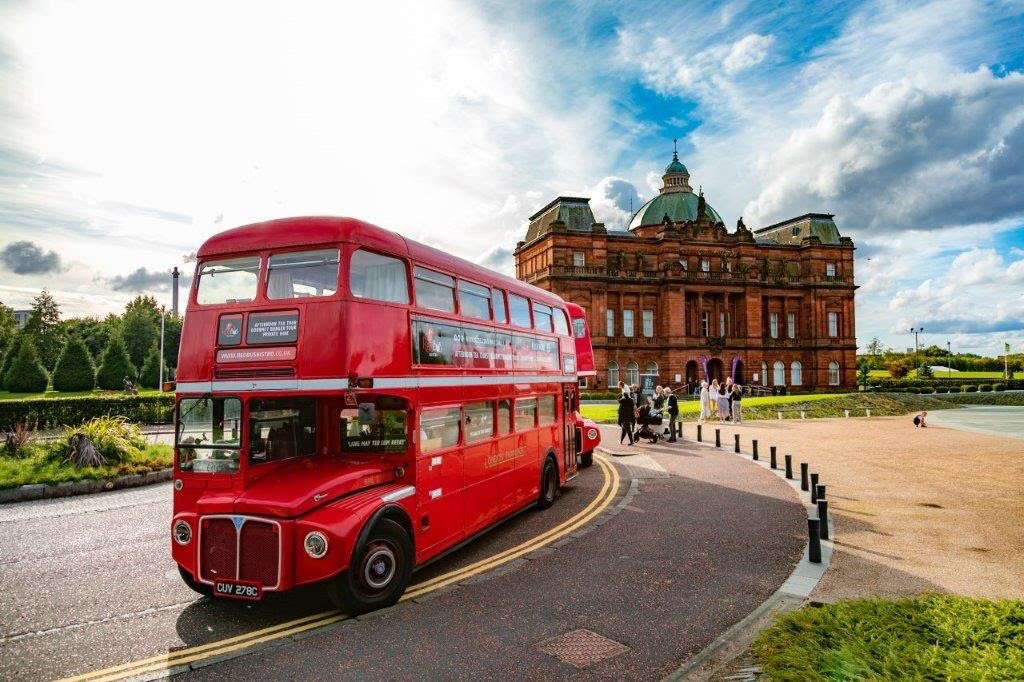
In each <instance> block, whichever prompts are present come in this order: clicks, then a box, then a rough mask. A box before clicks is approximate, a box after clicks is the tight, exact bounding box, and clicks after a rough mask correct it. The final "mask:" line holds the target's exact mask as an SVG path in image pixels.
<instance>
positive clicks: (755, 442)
mask: <svg viewBox="0 0 1024 682" xmlns="http://www.w3.org/2000/svg"><path fill="white" fill-rule="evenodd" d="M751 444H752V445H753V448H754V461H755V462H756V461H757V439H756V438H755V439H754V440H752V441H751Z"/></svg>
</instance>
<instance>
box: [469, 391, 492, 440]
mask: <svg viewBox="0 0 1024 682" xmlns="http://www.w3.org/2000/svg"><path fill="white" fill-rule="evenodd" d="M493 435H494V403H492V402H489V401H488V402H478V403H467V404H466V442H467V443H475V442H477V441H481V440H487V439H488V438H490V437H491V436H493Z"/></svg>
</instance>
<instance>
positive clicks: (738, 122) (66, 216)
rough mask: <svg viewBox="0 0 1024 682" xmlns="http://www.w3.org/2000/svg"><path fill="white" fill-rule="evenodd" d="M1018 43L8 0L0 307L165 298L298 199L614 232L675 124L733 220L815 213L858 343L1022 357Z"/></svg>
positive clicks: (421, 228)
mask: <svg viewBox="0 0 1024 682" xmlns="http://www.w3.org/2000/svg"><path fill="white" fill-rule="evenodd" d="M371 5H373V6H371ZM357 6H358V7H357ZM1022 35H1024V4H1022V3H1021V2H1020V1H1019V0H1006V1H1005V2H998V1H997V2H990V3H982V2H969V1H966V0H951V1H949V2H932V3H921V4H918V3H909V2H861V3H814V2H808V3H806V4H801V3H797V2H793V3H786V4H784V5H783V6H777V5H776V4H775V3H755V2H750V3H745V2H729V3H723V4H717V5H716V4H714V3H708V2H682V3H681V2H660V3H653V4H650V5H648V6H646V7H644V6H642V5H640V4H638V3H621V2H594V3H579V4H575V3H567V4H561V5H550V4H546V5H544V6H541V5H540V4H537V3H504V2H493V3H468V2H464V3H446V2H429V3H428V2H414V3H409V4H403V3H334V2H325V3H323V4H318V3H313V2H308V3H280V4H278V3H269V2H268V3H252V2H240V3H229V2H219V3H209V2H195V3H191V2H175V3H155V2H143V1H140V0H125V1H122V2H104V1H102V0H97V1H95V2H89V3H85V2H78V3H64V2H58V1H47V2H36V1H32V0H9V1H8V2H4V3H3V4H2V5H0V179H2V183H0V301H3V302H4V303H6V304H8V305H11V306H14V307H18V308H20V307H23V306H25V305H26V304H28V303H29V302H30V300H31V298H32V296H33V295H35V294H36V293H37V292H38V291H39V289H40V288H41V287H43V286H47V287H49V288H50V289H51V291H52V292H53V293H54V294H55V295H56V296H57V298H58V300H59V301H60V302H61V303H62V304H63V310H64V312H65V314H71V315H77V314H105V313H107V312H110V311H116V310H119V309H120V308H121V307H122V306H123V304H124V302H125V301H126V300H128V299H130V298H131V297H133V296H135V295H136V294H138V293H152V294H155V295H157V296H159V297H161V298H162V299H164V300H166V299H168V298H169V294H168V289H169V278H168V276H167V274H166V273H167V272H169V271H170V269H171V268H172V267H174V266H178V267H179V268H183V269H184V270H185V271H191V268H192V267H193V266H192V264H191V263H189V254H191V253H193V252H194V251H195V250H196V248H197V247H198V246H199V245H200V244H201V243H202V241H203V240H204V239H205V238H206V237H208V236H209V235H211V234H213V233H215V232H217V231H219V230H221V229H226V228H228V227H232V226H235V225H240V224H244V223H247V222H253V221H257V220H263V219H268V218H274V217H281V216H288V215H301V214H331V215H349V216H355V217H359V218H362V219H365V220H368V221H371V222H374V223H377V224H379V225H382V226H385V227H388V228H390V229H393V230H396V231H399V232H401V233H403V234H405V235H407V236H410V237H413V238H416V239H420V240H423V241H426V242H429V243H432V244H435V245H438V246H441V247H443V248H445V249H447V250H449V251H451V252H453V253H456V254H459V255H461V256H464V257H466V258H470V259H473V260H477V261H480V262H484V263H486V264H488V265H490V266H492V267H495V268H498V269H501V270H505V271H509V270H510V269H511V266H512V260H511V255H510V254H511V249H512V247H514V245H515V242H516V241H517V240H519V239H521V238H522V236H523V234H524V232H525V227H526V218H527V217H528V216H529V215H530V214H531V213H532V212H533V211H534V210H536V209H537V208H539V207H540V206H542V205H543V204H545V203H547V202H548V201H549V200H550V199H551V198H553V197H554V196H556V195H558V194H573V195H583V196H590V197H592V199H593V200H592V205H593V206H594V209H595V212H596V213H597V215H598V218H599V219H602V220H604V221H605V222H607V223H608V224H609V225H613V226H621V225H623V224H625V222H626V221H627V220H628V216H629V208H630V205H631V202H632V205H633V206H634V207H635V206H638V205H639V203H638V202H641V201H643V200H644V199H646V198H649V197H650V196H651V195H652V193H654V192H655V191H656V189H655V188H656V187H657V186H658V184H660V178H659V176H660V173H661V171H662V169H663V168H664V166H665V165H666V163H667V162H668V160H669V159H670V155H671V150H672V138H673V137H678V138H679V140H680V156H681V157H682V159H683V161H684V162H685V163H686V165H687V166H688V167H689V169H690V172H691V174H692V178H691V182H692V183H693V184H694V185H698V184H699V185H703V187H704V189H705V193H706V195H707V196H708V199H709V202H710V203H711V204H712V205H713V206H714V207H715V208H716V209H717V210H718V211H719V213H721V214H722V215H723V217H724V218H725V220H726V222H727V224H728V225H729V226H730V227H732V226H734V225H735V222H736V219H737V218H738V217H740V216H741V215H742V216H743V218H744V221H745V222H746V223H747V225H748V226H751V227H758V226H762V225H766V224H770V223H772V222H775V221H777V220H781V219H784V218H787V217H791V216H794V215H799V214H802V213H806V212H809V211H820V212H829V213H834V214H835V215H836V222H837V224H838V225H839V228H840V230H841V231H842V232H843V233H844V234H846V235H849V236H852V237H853V238H854V240H855V241H856V243H857V247H858V251H857V257H858V258H857V283H858V284H859V285H860V286H861V289H860V290H859V293H858V311H857V314H858V319H857V333H858V339H859V341H860V343H861V344H862V345H864V344H866V343H867V342H868V341H869V340H870V339H871V338H872V337H873V336H879V337H881V338H882V339H883V341H885V342H886V343H888V344H890V345H892V346H895V347H899V348H905V347H906V346H907V345H910V344H912V341H911V340H910V339H911V337H910V336H909V335H908V334H907V333H906V329H907V328H908V327H909V326H911V325H915V326H924V327H925V330H926V332H925V335H924V338H923V340H924V342H925V343H938V344H940V345H944V344H945V341H946V340H947V339H948V340H951V341H952V342H953V346H954V348H958V349H964V350H974V351H982V352H989V353H994V352H996V351H997V350H998V349H1000V348H1001V345H1002V342H1003V341H1004V340H1005V341H1009V342H1011V343H1012V344H1013V345H1014V346H1015V348H1016V349H1017V350H1024V40H1022V39H1021V36H1022Z"/></svg>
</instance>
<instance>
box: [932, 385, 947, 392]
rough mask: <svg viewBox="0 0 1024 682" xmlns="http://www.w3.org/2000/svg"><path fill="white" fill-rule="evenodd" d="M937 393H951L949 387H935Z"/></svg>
mask: <svg viewBox="0 0 1024 682" xmlns="http://www.w3.org/2000/svg"><path fill="white" fill-rule="evenodd" d="M935 392H936V393H949V387H947V386H936V387H935Z"/></svg>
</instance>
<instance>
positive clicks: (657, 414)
mask: <svg viewBox="0 0 1024 682" xmlns="http://www.w3.org/2000/svg"><path fill="white" fill-rule="evenodd" d="M636 423H637V424H639V425H640V428H639V429H637V432H636V434H635V436H636V437H637V438H645V439H647V440H649V441H650V442H651V443H657V442H658V439H660V438H661V434H660V433H658V432H657V431H655V430H654V429H652V428H651V427H652V426H661V411H660V410H656V409H654V408H651V409H649V410H647V409H643V410H637V413H636Z"/></svg>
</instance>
